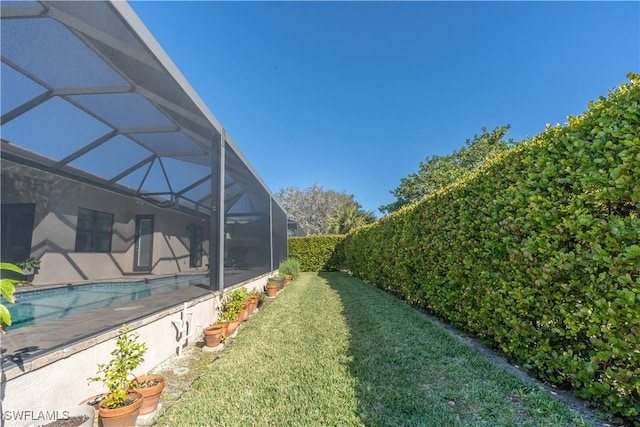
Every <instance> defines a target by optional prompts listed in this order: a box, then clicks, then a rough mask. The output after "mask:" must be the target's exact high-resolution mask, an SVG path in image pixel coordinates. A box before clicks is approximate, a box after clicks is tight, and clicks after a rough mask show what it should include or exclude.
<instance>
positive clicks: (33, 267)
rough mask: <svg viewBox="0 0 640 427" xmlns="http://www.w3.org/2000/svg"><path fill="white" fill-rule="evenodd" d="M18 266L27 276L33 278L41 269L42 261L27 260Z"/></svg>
mask: <svg viewBox="0 0 640 427" xmlns="http://www.w3.org/2000/svg"><path fill="white" fill-rule="evenodd" d="M16 265H17V266H18V267H20V268H21V269H22V272H23V274H24V275H25V276H27V277H33V275H34V274H36V273H37V272H38V270H39V269H40V260H39V259H36V258H27V259H25V260H24V261H22V262H19V263H17V264H16Z"/></svg>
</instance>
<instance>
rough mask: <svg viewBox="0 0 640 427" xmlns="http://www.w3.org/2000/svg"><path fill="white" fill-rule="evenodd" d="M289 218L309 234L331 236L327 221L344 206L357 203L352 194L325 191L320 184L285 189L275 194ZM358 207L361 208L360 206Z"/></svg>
mask: <svg viewBox="0 0 640 427" xmlns="http://www.w3.org/2000/svg"><path fill="white" fill-rule="evenodd" d="M275 197H276V199H278V202H280V204H281V205H282V207H283V208H284V209H285V210H286V211H287V215H288V216H289V218H291V219H293V220H295V221H297V222H298V223H299V224H300V225H301V226H302V228H303V229H304V231H305V232H306V233H307V234H329V233H330V231H329V229H328V228H327V219H328V218H329V217H330V216H332V215H334V213H335V212H340V211H342V209H343V208H344V206H346V205H348V204H351V203H356V204H357V202H356V201H355V200H354V196H353V195H352V194H347V193H346V192H344V191H341V192H336V191H333V190H326V191H325V190H323V189H322V187H321V186H320V185H318V184H313V186H311V187H308V188H305V189H300V188H298V187H287V188H283V189H281V190H280V191H278V192H277V193H276V194H275ZM358 206H360V205H359V204H358Z"/></svg>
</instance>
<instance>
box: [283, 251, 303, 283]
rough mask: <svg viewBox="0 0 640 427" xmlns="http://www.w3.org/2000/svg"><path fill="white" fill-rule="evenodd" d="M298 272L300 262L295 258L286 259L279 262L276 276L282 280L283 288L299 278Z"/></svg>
mask: <svg viewBox="0 0 640 427" xmlns="http://www.w3.org/2000/svg"><path fill="white" fill-rule="evenodd" d="M300 270H301V267H300V261H298V260H297V259H295V258H287V259H286V260H284V261H281V262H280V264H279V266H278V275H279V276H281V277H282V278H283V280H284V286H286V285H287V284H288V283H289V282H291V281H292V280H295V279H297V278H298V276H300Z"/></svg>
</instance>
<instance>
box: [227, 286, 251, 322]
mask: <svg viewBox="0 0 640 427" xmlns="http://www.w3.org/2000/svg"><path fill="white" fill-rule="evenodd" d="M228 301H229V303H230V304H231V305H233V307H234V309H237V307H238V306H239V307H240V309H239V313H238V319H239V320H240V322H243V321H245V320H247V319H248V318H249V314H250V313H249V292H248V291H247V290H246V289H245V288H243V287H240V288H236V289H234V290H233V291H232V292H230V293H229V297H228Z"/></svg>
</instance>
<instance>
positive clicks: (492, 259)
mask: <svg viewBox="0 0 640 427" xmlns="http://www.w3.org/2000/svg"><path fill="white" fill-rule="evenodd" d="M629 77H630V79H631V82H630V83H628V84H624V85H622V86H621V87H619V88H618V89H617V90H615V91H613V92H612V93H610V94H609V97H608V98H607V99H605V98H600V100H598V101H597V102H595V103H590V104H589V110H588V111H587V112H586V113H585V114H583V115H582V116H580V117H575V118H570V119H569V123H568V124H567V125H565V126H557V127H553V128H548V129H547V130H546V131H545V132H543V133H541V134H540V135H538V136H536V137H535V138H533V139H532V140H530V141H525V142H522V143H520V144H519V145H517V146H516V147H514V149H513V150H510V151H509V152H507V153H506V154H504V155H502V156H500V157H498V158H496V159H493V160H492V161H490V162H489V164H488V165H487V167H486V168H484V169H483V170H481V171H479V172H478V173H476V174H474V175H473V176H472V177H470V178H469V179H466V180H464V181H462V182H459V183H456V184H453V185H451V186H449V187H447V188H445V189H443V190H441V191H439V192H437V193H435V194H433V195H431V196H429V197H427V198H425V199H424V200H422V201H421V202H419V203H416V204H414V205H412V206H409V207H407V208H405V209H403V210H401V211H399V212H397V213H395V214H392V215H389V216H387V217H385V218H383V219H381V220H380V221H378V222H377V223H376V224H373V225H370V226H366V227H363V228H360V229H357V230H356V231H355V232H352V233H351V234H349V235H348V236H347V237H346V239H345V241H344V252H345V254H346V263H345V264H344V267H345V268H347V269H349V270H351V272H352V273H353V274H354V275H356V276H358V277H360V278H362V279H364V280H366V281H368V282H371V283H375V284H377V285H378V286H380V287H382V288H384V289H387V290H389V291H392V292H394V293H396V294H398V295H400V296H402V297H403V298H405V299H407V300H408V301H410V302H412V303H415V304H418V305H419V306H421V307H424V308H426V309H428V310H430V311H432V312H434V313H435V314H437V315H439V316H442V317H444V318H446V319H448V320H449V321H451V322H452V323H454V324H456V325H458V326H462V327H464V328H466V329H467V330H469V331H471V332H473V333H475V334H477V335H479V336H481V337H484V338H486V339H489V340H492V341H493V342H494V343H495V344H496V345H497V346H498V347H499V348H500V349H502V351H504V352H505V353H506V354H507V355H509V356H511V357H512V358H514V359H515V360H517V361H518V363H520V364H522V365H523V366H524V367H525V368H528V369H530V370H532V371H534V372H536V373H537V374H538V375H539V376H540V377H542V378H544V379H546V380H549V381H551V382H553V383H557V384H560V385H561V386H566V387H570V388H572V389H573V390H574V391H575V392H576V394H577V395H579V396H581V397H583V398H585V399H587V400H590V401H591V402H592V403H594V404H595V405H596V406H597V407H598V408H599V409H600V410H601V411H602V413H603V414H604V416H606V417H608V418H609V419H611V420H614V421H615V420H621V419H622V420H625V421H630V422H631V424H638V423H640V398H639V395H640V77H639V76H636V75H629Z"/></svg>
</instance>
